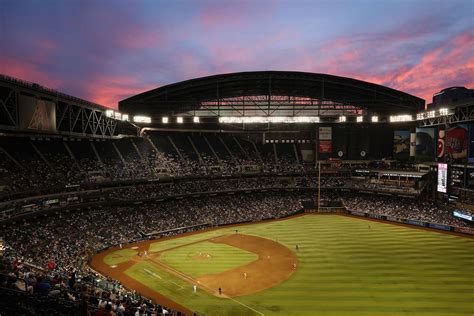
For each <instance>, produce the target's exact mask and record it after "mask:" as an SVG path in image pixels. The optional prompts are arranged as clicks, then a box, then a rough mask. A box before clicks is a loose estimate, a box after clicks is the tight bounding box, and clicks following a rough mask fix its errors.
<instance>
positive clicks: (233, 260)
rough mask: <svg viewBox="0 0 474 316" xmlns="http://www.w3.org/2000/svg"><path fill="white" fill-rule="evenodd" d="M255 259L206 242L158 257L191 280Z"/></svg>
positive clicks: (228, 247)
mask: <svg viewBox="0 0 474 316" xmlns="http://www.w3.org/2000/svg"><path fill="white" fill-rule="evenodd" d="M207 256H209V257H207ZM257 259H258V256H257V255H256V254H254V253H251V252H248V251H245V250H242V249H239V248H235V247H232V246H229V245H225V244H216V243H212V242H208V241H203V242H199V243H196V244H191V245H187V246H183V247H180V248H177V249H173V250H169V251H165V252H163V253H162V255H161V256H160V261H161V262H163V263H164V264H166V265H168V266H170V267H172V268H173V269H176V270H178V271H180V272H182V273H184V274H186V275H189V276H191V277H193V278H198V277H200V276H202V275H206V274H215V273H219V272H224V271H227V270H230V269H232V268H236V267H239V266H242V265H244V264H247V263H249V262H251V261H254V260H257ZM190 262H192V264H189V263H190Z"/></svg>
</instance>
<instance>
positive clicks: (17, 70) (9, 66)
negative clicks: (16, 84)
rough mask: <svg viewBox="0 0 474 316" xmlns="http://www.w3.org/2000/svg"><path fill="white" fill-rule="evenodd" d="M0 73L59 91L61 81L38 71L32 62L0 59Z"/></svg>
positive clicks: (7, 58)
mask: <svg viewBox="0 0 474 316" xmlns="http://www.w3.org/2000/svg"><path fill="white" fill-rule="evenodd" d="M0 65H1V66H0V67H1V68H0V73H2V74H5V75H8V76H12V77H15V78H18V79H22V80H26V81H30V82H35V83H38V84H40V85H43V86H46V87H48V88H51V89H59V86H60V84H61V81H60V80H59V79H58V78H55V77H53V76H52V75H50V74H46V73H44V72H42V71H40V70H39V69H38V67H37V65H36V64H35V63H33V62H28V61H24V60H19V59H15V58H9V57H0Z"/></svg>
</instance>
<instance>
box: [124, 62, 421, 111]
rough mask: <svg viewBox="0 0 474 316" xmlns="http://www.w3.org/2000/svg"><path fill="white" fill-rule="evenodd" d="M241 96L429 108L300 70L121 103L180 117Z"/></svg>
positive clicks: (182, 87) (379, 89)
mask: <svg viewBox="0 0 474 316" xmlns="http://www.w3.org/2000/svg"><path fill="white" fill-rule="evenodd" d="M241 96H289V97H303V98H311V99H317V100H321V101H332V102H335V103H338V104H344V105H350V106H354V107H357V108H361V109H365V110H367V111H368V112H373V113H379V114H385V115H390V114H398V113H401V112H403V113H407V114H415V113H416V112H417V111H418V110H420V109H422V108H423V107H424V104H425V101H424V100H423V99H421V98H418V97H415V96H413V95H410V94H407V93H404V92H401V91H398V90H395V89H391V88H388V87H385V86H381V85H377V84H373V83H370V82H366V81H361V80H357V79H352V78H346V77H339V76H333V75H327V74H318V73H307V72H294V71H255V72H238V73H229V74H220V75H213V76H208V77H202V78H196V79H191V80H186V81H181V82H177V83H173V84H170V85H166V86H162V87H160V88H156V89H153V90H150V91H146V92H143V93H140V94H138V95H135V96H132V97H130V98H128V99H125V100H122V101H120V102H119V109H120V111H122V112H127V113H130V114H132V115H133V114H144V115H150V116H153V115H160V114H161V115H165V114H166V115H174V114H179V113H183V112H187V111H194V110H198V109H199V108H200V107H202V104H203V103H205V102H209V101H216V102H219V100H223V99H229V98H235V97H241ZM269 99H270V98H269Z"/></svg>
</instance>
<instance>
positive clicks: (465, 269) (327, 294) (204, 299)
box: [126, 215, 474, 316]
mask: <svg viewBox="0 0 474 316" xmlns="http://www.w3.org/2000/svg"><path fill="white" fill-rule="evenodd" d="M369 225H370V228H369ZM232 231H234V229H233V228H224V229H220V230H217V231H211V232H206V233H202V234H197V235H192V236H186V237H183V238H179V239H175V240H169V241H165V243H179V244H187V243H190V242H193V241H196V240H204V239H208V238H211V237H213V236H216V235H222V234H224V233H230V232H232ZM239 233H243V234H249V235H256V236H260V237H264V238H268V239H274V240H277V241H278V242H280V243H282V244H284V245H286V246H287V247H288V248H290V249H292V250H295V245H296V244H298V245H299V248H300V250H299V251H297V252H296V255H297V257H298V269H297V270H296V272H295V273H294V274H293V275H292V277H291V278H290V279H288V280H286V281H284V282H283V283H281V284H280V285H278V286H275V287H273V288H270V289H268V290H264V291H262V292H259V293H256V294H253V295H249V296H243V297H239V298H237V301H232V300H228V299H223V298H217V297H215V296H212V295H210V294H207V293H205V292H204V291H198V293H197V294H194V293H193V292H192V285H191V284H189V283H187V282H185V281H183V280H181V279H179V278H177V277H175V276H174V275H171V274H169V273H166V272H165V271H163V270H162V269H160V268H159V267H158V266H156V265H155V264H153V263H152V262H141V263H139V264H137V265H135V266H132V267H131V268H129V269H128V270H127V271H126V274H127V275H129V276H131V277H133V278H135V279H137V280H138V281H139V282H141V283H143V284H144V285H146V286H148V287H150V288H153V289H155V290H157V291H159V292H160V293H161V294H163V295H165V296H168V297H169V298H171V299H172V300H174V301H176V302H177V303H179V304H182V305H183V306H186V307H188V308H190V309H191V310H194V311H197V312H199V313H201V314H206V315H259V314H258V313H257V312H255V311H254V310H257V311H258V312H260V313H261V314H264V315H274V314H284V315H328V316H329V315H330V316H336V315H337V316H338V315H368V316H369V315H370V316H375V315H388V316H392V315H393V316H399V315H440V316H441V315H443V316H448V315H466V316H468V315H469V316H472V315H473V313H474V240H473V239H467V238H461V237H457V236H453V235H446V234H440V233H436V232H431V231H424V230H418V229H413V228H408V227H402V226H396V225H391V224H385V223H378V222H369V221H366V220H363V219H358V218H349V217H342V216H337V215H322V216H313V215H308V216H303V217H297V218H293V219H290V220H285V221H276V222H267V223H260V224H253V225H247V226H240V227H239ZM159 244H160V243H159V242H158V243H157V244H155V247H156V248H155V249H157V248H159V247H161V246H160V245H159ZM165 248H170V245H167V246H166V245H164V246H163V249H165ZM178 249H180V248H178ZM178 249H176V250H178ZM181 249H184V248H181ZM176 250H173V251H176ZM199 251H205V250H199ZM171 253H172V252H170V254H171ZM232 260H233V258H232V256H229V257H225V258H222V260H216V261H213V262H209V264H210V265H211V264H212V265H216V266H217V268H216V269H218V266H221V265H222V266H223V265H226V264H229V262H232ZM197 261H198V260H184V261H183V262H182V263H180V264H181V265H182V266H180V269H189V270H187V271H192V270H193V266H195V265H196V262H197ZM186 265H188V267H185V266H186ZM144 269H146V270H147V271H148V272H144ZM213 269H214V268H213ZM150 272H151V273H153V275H151V274H150ZM241 304H244V305H245V306H243V305H241ZM246 306H248V307H249V308H248V307H246ZM250 308H251V309H250ZM252 309H253V310H252Z"/></svg>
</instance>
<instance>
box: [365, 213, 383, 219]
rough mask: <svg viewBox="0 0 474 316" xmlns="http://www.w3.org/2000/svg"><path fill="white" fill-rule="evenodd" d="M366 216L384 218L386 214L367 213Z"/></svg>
mask: <svg viewBox="0 0 474 316" xmlns="http://www.w3.org/2000/svg"><path fill="white" fill-rule="evenodd" d="M367 216H368V217H372V218H377V219H386V216H385V215H379V214H371V213H367Z"/></svg>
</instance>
